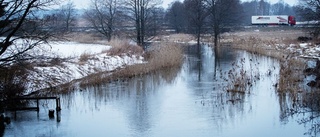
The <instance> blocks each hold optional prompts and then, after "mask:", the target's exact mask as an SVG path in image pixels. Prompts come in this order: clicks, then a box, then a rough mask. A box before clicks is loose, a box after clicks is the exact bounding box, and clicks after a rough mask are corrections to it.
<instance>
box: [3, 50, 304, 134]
mask: <svg viewBox="0 0 320 137" xmlns="http://www.w3.org/2000/svg"><path fill="white" fill-rule="evenodd" d="M195 50H196V48H195V47H192V46H190V47H189V48H187V50H186V51H188V52H189V54H186V58H185V62H184V63H183V65H182V67H181V68H174V69H168V70H161V71H157V72H155V73H152V74H149V75H145V76H139V77H135V78H131V79H126V80H119V81H114V82H111V83H102V84H101V85H100V86H92V87H86V88H81V89H76V90H75V91H73V92H69V93H66V94H61V95H59V96H60V98H61V107H62V110H61V112H60V115H59V116H55V117H54V118H49V117H48V110H49V109H53V108H55V102H54V101H41V102H40V104H41V108H40V112H39V113H37V112H34V111H19V112H17V114H16V117H15V118H12V121H11V124H9V125H7V126H6V129H5V132H4V136H9V137H11V136H12V137H18V136H30V137H64V136H65V137H88V136H92V137H106V136H109V137H195V136H198V137H209V136H210V137H212V136H216V137H235V136H238V137H258V136H259V137H271V136H290V137H295V136H299V137H301V136H304V133H305V132H306V131H307V130H308V129H307V127H305V126H304V125H301V124H299V123H298V122H297V120H299V118H300V117H298V116H293V117H286V118H283V117H281V113H282V108H283V106H280V105H282V104H283V103H281V100H280V99H279V96H278V95H277V92H276V87H275V86H274V85H275V84H276V83H277V81H278V79H279V69H280V66H279V62H278V61H277V60H276V59H273V58H270V57H265V56H260V55H255V54H251V53H248V52H245V51H237V50H232V49H230V48H228V47H224V48H221V49H220V50H219V51H218V52H217V54H215V53H214V52H213V50H212V49H211V48H210V47H208V46H202V52H201V55H198V54H197V52H194V51H195ZM232 69H243V70H245V72H246V73H247V74H248V75H249V76H250V77H258V78H256V79H255V80H254V81H253V84H252V87H249V88H248V90H249V92H246V93H245V94H241V95H233V94H227V93H226V90H227V88H228V86H227V85H228V83H229V82H230V81H232V80H231V78H232V77H228V76H227V74H228V72H229V70H232ZM227 80H228V81H227ZM7 115H9V116H11V117H13V116H14V113H9V112H8V113H7Z"/></svg>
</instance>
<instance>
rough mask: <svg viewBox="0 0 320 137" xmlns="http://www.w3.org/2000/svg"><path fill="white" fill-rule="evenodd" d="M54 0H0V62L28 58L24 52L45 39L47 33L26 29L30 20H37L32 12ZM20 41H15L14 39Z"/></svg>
mask: <svg viewBox="0 0 320 137" xmlns="http://www.w3.org/2000/svg"><path fill="white" fill-rule="evenodd" d="M53 2H54V0H15V1H4V0H0V8H1V10H0V11H1V13H0V26H1V27H0V37H2V38H1V40H0V64H2V65H4V64H6V63H9V62H14V61H19V60H28V59H30V58H32V55H30V54H29V55H26V54H25V53H26V52H27V51H28V50H30V49H32V48H34V47H35V46H37V45H38V44H39V43H41V42H44V41H46V39H47V38H48V35H47V34H46V33H44V32H43V31H41V30H38V29H37V28H32V29H31V30H30V29H29V30H28V29H26V26H28V25H29V24H26V23H30V22H34V23H35V22H37V20H36V19H37V18H36V17H34V16H33V15H34V14H32V13H34V12H35V11H36V10H38V9H41V8H43V7H46V6H48V5H50V4H52V3H53ZM18 40H20V41H22V42H20V43H17V42H16V41H18Z"/></svg>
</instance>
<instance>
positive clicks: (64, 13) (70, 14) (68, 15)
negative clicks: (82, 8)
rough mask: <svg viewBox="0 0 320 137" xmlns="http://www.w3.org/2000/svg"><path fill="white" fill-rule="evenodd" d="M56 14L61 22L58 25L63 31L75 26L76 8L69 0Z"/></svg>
mask: <svg viewBox="0 0 320 137" xmlns="http://www.w3.org/2000/svg"><path fill="white" fill-rule="evenodd" d="M57 15H58V16H57V17H58V19H59V20H60V22H61V24H59V25H61V27H62V28H63V30H64V31H70V27H72V26H75V22H76V9H75V5H74V3H73V2H72V1H70V0H69V1H68V3H67V4H66V5H62V6H61V7H60V9H59V11H58V14H57Z"/></svg>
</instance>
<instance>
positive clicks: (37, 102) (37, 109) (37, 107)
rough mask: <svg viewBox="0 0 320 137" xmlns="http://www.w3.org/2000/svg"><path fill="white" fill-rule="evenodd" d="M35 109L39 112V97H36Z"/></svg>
mask: <svg viewBox="0 0 320 137" xmlns="http://www.w3.org/2000/svg"><path fill="white" fill-rule="evenodd" d="M37 111H38V112H39V99H37Z"/></svg>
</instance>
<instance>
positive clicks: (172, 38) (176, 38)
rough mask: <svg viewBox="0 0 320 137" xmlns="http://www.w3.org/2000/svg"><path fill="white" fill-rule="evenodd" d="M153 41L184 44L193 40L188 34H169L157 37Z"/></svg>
mask: <svg viewBox="0 0 320 137" xmlns="http://www.w3.org/2000/svg"><path fill="white" fill-rule="evenodd" d="M153 40H154V41H161V42H169V43H171V42H176V43H186V42H189V41H191V40H194V37H193V36H192V35H190V34H181V33H179V34H170V35H165V36H157V37H155V38H154V39H153Z"/></svg>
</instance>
